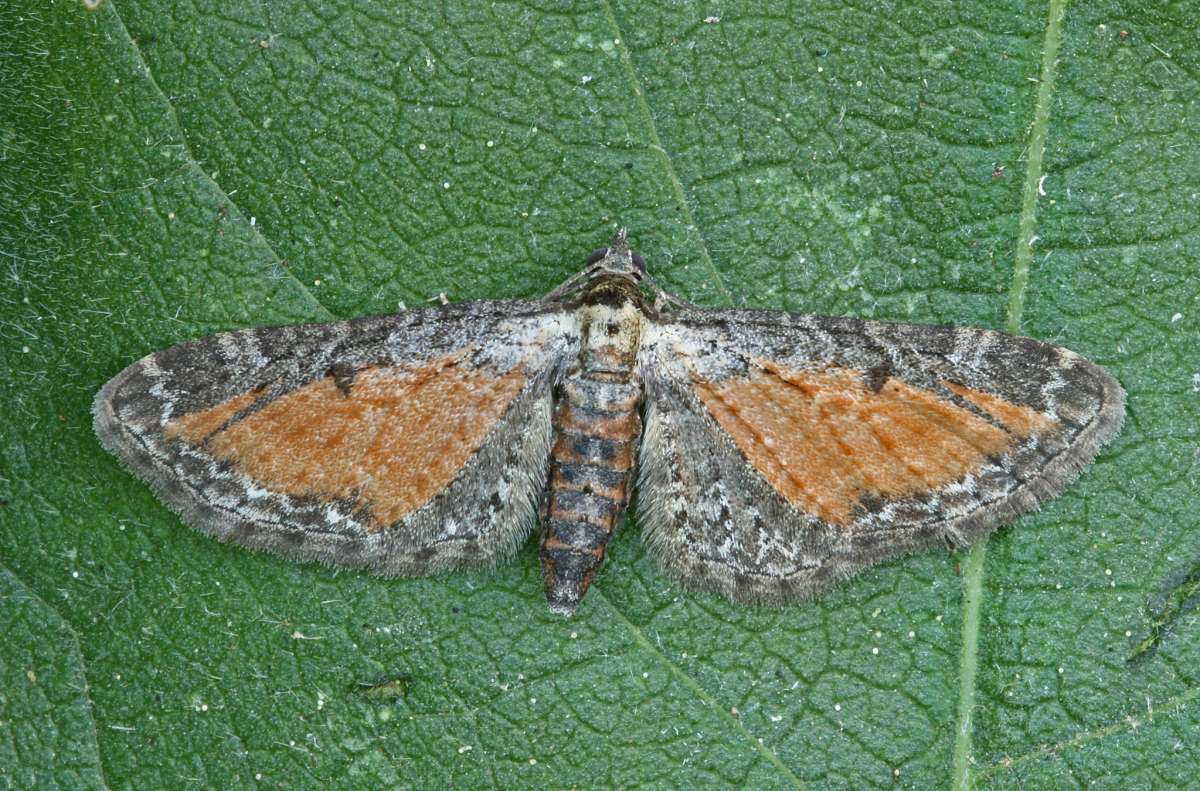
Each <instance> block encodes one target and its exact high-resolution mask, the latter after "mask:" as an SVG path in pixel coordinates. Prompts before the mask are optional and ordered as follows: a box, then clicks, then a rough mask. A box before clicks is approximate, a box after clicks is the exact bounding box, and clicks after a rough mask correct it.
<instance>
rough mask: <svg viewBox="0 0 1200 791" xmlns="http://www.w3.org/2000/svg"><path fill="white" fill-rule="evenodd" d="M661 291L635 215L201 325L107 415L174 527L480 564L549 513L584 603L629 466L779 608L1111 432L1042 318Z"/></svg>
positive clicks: (116, 439)
mask: <svg viewBox="0 0 1200 791" xmlns="http://www.w3.org/2000/svg"><path fill="white" fill-rule="evenodd" d="M651 285H652V283H651V281H650V280H649V279H648V277H647V274H646V267H645V263H644V261H643V260H642V259H641V257H640V256H638V255H636V254H634V253H633V252H631V250H630V247H629V243H628V240H627V238H626V234H625V232H624V231H621V232H620V233H618V234H617V236H616V238H615V239H613V241H612V243H611V244H610V245H609V246H608V247H606V248H602V249H600V250H597V251H595V252H594V253H593V254H592V255H591V257H590V258H588V261H587V266H586V268H585V269H584V270H583V271H582V272H580V273H579V274H578V275H576V276H575V277H573V278H571V279H569V280H568V281H567V282H565V283H563V284H562V285H561V286H559V287H558V288H556V289H554V290H553V291H552V292H550V293H549V294H548V295H546V296H545V297H544V298H542V299H540V300H536V301H522V300H498V301H482V302H468V303H465V304H448V305H440V306H433V307H428V308H425V309H420V310H409V311H405V312H401V313H398V314H395V315H390V316H376V317H370V318H361V319H355V320H352V321H340V322H331V323H326V324H308V325H301V326H289V327H265V328H255V329H245V330H239V331H235V332H226V333H221V334H218V335H213V336H210V337H206V338H200V339H198V340H193V341H189V342H187V343H182V344H180V345H178V346H175V347H172V348H170V349H167V350H165V351H160V352H157V353H154V354H151V355H149V356H147V357H145V358H143V359H141V360H140V361H138V362H136V363H134V364H133V365H131V366H129V367H128V368H126V369H125V370H124V371H122V372H121V373H119V374H118V375H117V376H116V377H114V378H113V379H112V380H111V381H109V382H108V383H107V384H106V385H104V387H103V389H101V390H100V392H99V393H98V394H97V396H96V400H95V430H96V434H97V435H98V436H99V438H100V441H101V443H102V444H103V445H104V447H105V448H107V449H108V450H109V451H111V452H112V453H113V454H115V455H116V456H117V457H118V458H119V459H120V460H121V461H122V462H123V463H124V464H125V465H127V466H128V467H129V469H131V470H132V471H133V472H134V473H135V474H137V475H138V476H139V477H141V478H142V479H143V480H145V481H146V482H148V483H149V484H150V486H151V487H153V489H154V491H155V492H156V493H157V494H158V496H159V498H161V500H162V501H163V502H164V503H166V504H167V505H168V506H169V507H171V508H172V509H173V510H175V511H176V512H178V513H179V515H180V516H181V517H182V519H183V521H185V522H187V523H188V524H190V525H192V526H194V527H196V528H199V529H200V530H202V531H204V532H205V533H208V534H211V535H213V536H216V537H217V538H219V539H221V540H224V541H232V542H235V543H237V544H241V545H243V546H247V547H250V548H253V549H260V550H268V551H271V552H275V553H278V554H280V555H282V556H284V557H287V558H290V559H292V560H298V561H319V562H322V563H326V564H331V565H334V566H340V567H347V568H359V569H368V570H370V571H373V572H377V573H380V574H384V575H400V576H410V575H423V574H429V573H433V572H439V571H443V570H446V569H450V568H452V567H458V566H487V565H492V564H495V563H497V562H499V561H500V560H502V559H504V558H507V557H510V556H511V555H513V554H514V553H515V552H516V550H517V548H518V547H519V546H521V544H522V543H523V542H524V541H525V540H526V538H527V537H528V535H529V533H530V532H531V531H532V530H533V528H534V526H535V524H536V523H537V522H539V521H540V523H541V528H542V529H541V566H542V572H543V577H544V583H545V595H546V599H547V601H548V602H549V605H550V609H551V610H552V611H554V612H555V613H560V614H568V615H569V614H571V613H572V612H574V611H575V609H576V607H577V606H578V605H579V602H580V600H581V598H582V597H583V595H584V593H585V592H586V591H587V589H588V586H589V585H590V584H591V582H592V579H593V578H594V576H595V574H596V571H597V569H599V568H600V566H601V563H602V562H603V560H604V555H605V549H606V547H607V545H608V542H609V539H610V537H611V536H612V534H613V531H614V529H615V528H616V526H617V524H618V523H619V522H620V521H621V517H622V514H623V512H624V511H625V508H626V505H627V504H628V503H629V500H630V495H631V493H632V489H633V487H634V483H635V478H636V484H637V488H638V490H639V495H638V497H639V500H638V517H639V519H638V521H639V522H640V524H641V526H642V538H643V540H644V541H645V544H646V546H647V548H648V549H649V552H650V554H652V556H653V557H654V558H655V559H656V560H657V562H658V564H659V565H660V566H661V567H662V569H663V570H664V571H665V572H666V573H667V574H669V575H670V576H672V577H674V578H675V579H676V580H678V581H679V582H681V583H683V584H684V585H686V586H689V587H694V588H704V589H710V590H714V591H717V592H719V593H722V594H724V595H725V596H728V597H729V598H731V599H733V600H735V601H738V602H748V603H762V604H772V605H778V604H784V603H786V602H790V601H793V600H796V599H800V598H804V597H806V596H809V595H811V594H813V593H815V592H818V591H820V590H822V589H823V588H825V587H826V586H828V585H829V584H831V583H833V582H835V581H837V580H842V579H845V578H847V577H850V576H851V575H853V574H854V573H855V572H857V571H859V570H861V569H863V568H865V567H867V566H870V565H871V564H874V563H877V562H879V561H881V560H883V559H885V558H890V557H893V556H896V555H899V554H902V553H905V552H909V551H911V550H915V549H917V548H921V547H926V546H929V545H932V544H936V543H945V542H949V543H951V544H963V543H965V542H968V541H970V540H971V539H973V538H975V537H977V536H980V535H982V534H984V533H987V532H988V531H990V530H992V529H993V528H995V527H996V526H997V525H999V524H1001V523H1004V522H1007V521H1010V520H1012V519H1013V518H1015V517H1016V516H1017V515H1019V514H1021V513H1023V512H1026V511H1029V510H1031V509H1033V508H1036V507H1037V506H1038V505H1039V504H1040V503H1042V502H1044V501H1045V500H1046V499H1048V498H1050V497H1053V496H1055V495H1056V494H1058V493H1059V492H1061V491H1062V490H1063V489H1064V488H1065V487H1066V486H1067V485H1068V484H1069V483H1070V482H1071V481H1072V480H1074V479H1075V478H1076V477H1077V476H1078V475H1079V473H1080V472H1081V471H1082V470H1083V469H1084V467H1086V466H1087V465H1088V464H1089V463H1090V462H1091V461H1092V460H1093V458H1094V457H1095V456H1096V454H1097V452H1098V451H1099V449H1100V448H1101V447H1102V446H1103V445H1104V444H1105V443H1107V442H1108V441H1109V440H1111V439H1112V438H1113V436H1114V435H1115V434H1116V433H1117V432H1118V430H1119V428H1120V425H1121V421H1122V417H1123V404H1124V393H1123V391H1122V389H1121V386H1120V385H1119V384H1118V383H1117V381H1116V380H1115V379H1114V378H1113V377H1112V376H1111V375H1109V374H1108V373H1107V372H1106V371H1105V370H1104V369H1102V368H1100V367H1099V366H1097V365H1095V364H1093V363H1091V362H1089V361H1088V360H1086V359H1084V358H1083V357H1081V356H1079V355H1078V354H1075V353H1074V352H1071V351H1068V350H1067V349H1064V348H1060V347H1057V346H1053V345H1051V344H1048V343H1043V342H1041V341H1038V340H1034V339H1031V338H1022V337H1015V336H1012V335H1006V334H1003V333H999V332H992V331H989V330H982V329H970V328H965V327H954V326H924V325H918V324H899V323H885V322H878V321H863V320H859V319H853V318H834V317H825V316H813V315H804V314H798V313H787V312H779V311H756V310H704V309H699V308H696V307H694V306H691V305H689V304H688V303H686V302H684V301H683V300H681V299H679V298H678V297H674V296H672V295H670V294H668V293H666V292H664V291H662V290H659V289H657V288H654V289H653V290H652V291H651V290H650V288H651Z"/></svg>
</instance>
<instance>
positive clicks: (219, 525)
mask: <svg viewBox="0 0 1200 791" xmlns="http://www.w3.org/2000/svg"><path fill="white" fill-rule="evenodd" d="M573 334H574V329H573V323H572V322H571V321H570V317H569V316H568V315H567V314H564V313H562V312H560V311H557V310H553V309H547V308H546V307H545V306H543V305H541V304H539V303H526V302H478V303H467V304H460V305H447V306H441V307H434V308H429V309H426V310H417V311H411V312H407V313H402V314H398V315H395V316H380V317H371V318H365V319H357V320H354V321H347V322H336V323H329V324H312V325H303V326H293V327H268V328H258V329H250V330H243V331H238V332H228V333H222V334H219V335H213V336H210V337H207V338H200V339H198V340H194V341H190V342H188V343H183V344H180V345H179V346H175V347H173V348H171V349H167V350H165V351H162V352H158V353H156V354H151V355H149V356H147V357H145V358H144V359H142V360H140V361H139V362H137V363H134V364H133V365H131V366H129V367H128V368H127V369H125V370H124V371H122V372H121V373H120V374H118V375H117V376H116V377H114V378H113V379H112V380H111V381H110V382H109V383H108V384H106V385H105V386H104V388H103V389H102V390H101V391H100V392H99V393H98V394H97V396H96V401H95V406H94V411H95V429H96V433H97V435H98V436H99V437H100V440H101V442H102V444H103V445H104V446H105V447H106V448H107V449H108V450H110V451H111V452H112V453H114V454H115V455H116V456H117V457H118V458H119V459H121V461H123V462H124V463H125V464H126V465H127V466H128V467H129V468H130V469H131V470H133V471H134V472H135V473H136V474H137V475H139V476H140V477H141V478H143V479H144V480H146V481H147V482H148V483H149V484H150V485H151V486H152V487H153V488H154V490H155V491H156V493H157V494H158V495H159V497H160V498H161V499H162V500H163V501H164V502H165V503H167V504H168V505H169V506H170V507H171V508H172V509H174V510H175V511H177V512H178V513H179V514H180V515H181V516H182V518H183V520H184V521H185V522H187V523H189V524H191V525H193V526H195V527H197V528H199V529H200V530H203V531H204V532H206V533H210V534H212V535H214V536H216V537H218V538H220V539H222V540H228V541H233V542H236V543H238V544H242V545H245V546H248V547H252V548H255V549H266V550H270V551H272V552H276V553H278V554H281V555H284V556H286V557H289V558H292V559H297V560H317V561H321V562H324V563H330V564H334V565H338V566H348V567H362V568H368V569H371V570H373V571H376V572H380V573H385V574H405V575H407V574H421V573H426V572H430V571H435V570H439V569H442V568H447V567H450V566H454V565H457V564H460V563H474V564H485V563H490V562H494V561H495V560H496V559H497V558H499V557H502V556H504V555H507V554H510V553H512V552H513V551H515V549H516V548H517V546H519V544H520V543H521V541H522V540H523V539H524V538H525V537H526V536H527V535H528V532H529V530H530V529H531V528H532V526H533V524H534V517H535V512H536V504H537V501H538V498H539V497H540V495H541V492H542V489H543V488H544V485H545V477H546V466H547V457H548V453H549V447H550V438H551V428H550V413H551V392H552V387H553V384H554V382H555V380H556V379H557V377H558V375H559V371H560V369H561V368H562V366H563V364H564V361H566V360H568V359H570V358H572V357H573V356H574V355H575V354H576V348H577V346H578V338H577V337H574V335H573Z"/></svg>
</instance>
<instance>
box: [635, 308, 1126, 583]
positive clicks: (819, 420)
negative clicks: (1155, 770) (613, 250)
mask: <svg viewBox="0 0 1200 791" xmlns="http://www.w3.org/2000/svg"><path fill="white" fill-rule="evenodd" d="M672 319H673V323H667V324H661V325H652V326H651V328H649V329H648V331H647V332H646V333H645V334H644V338H643V347H642V357H641V360H640V364H641V369H642V375H643V377H644V380H645V382H646V403H647V408H646V429H645V435H644V438H643V443H642V451H641V457H640V460H639V467H640V470H641V472H640V481H639V484H640V487H641V488H640V500H639V502H640V503H641V514H642V520H643V523H644V524H645V525H646V533H645V540H646V542H647V544H648V546H649V547H650V548H651V550H652V551H653V553H654V554H655V556H656V557H657V558H658V560H659V562H660V563H661V564H662V566H663V567H664V568H665V569H666V570H667V571H668V572H669V573H671V574H672V575H673V576H675V577H676V578H678V579H680V580H682V581H684V582H685V583H692V584H694V585H699V586H702V587H709V588H715V589H716V590H719V591H721V592H723V593H725V594H726V595H728V596H730V597H732V598H734V599H737V600H740V601H761V602H772V603H781V602H785V601H788V600H791V599H794V598H797V597H802V596H806V595H810V594H811V593H814V592H816V591H817V590H819V589H820V588H821V587H823V586H824V585H826V584H828V583H829V582H832V581H834V580H837V579H840V578H845V577H848V576H850V575H852V574H854V573H855V572H857V571H858V570H860V569H862V568H864V567H866V566H868V565H871V564H873V563H876V562H878V561H880V560H883V559H885V558H889V557H893V556H895V555H898V554H902V553H904V552H908V551H911V550H913V549H916V548H919V547H924V546H928V545H930V544H933V543H936V542H938V541H943V540H949V541H954V542H965V541H968V540H970V539H971V538H973V537H975V536H977V535H980V534H982V533H985V532H987V531H989V530H991V529H993V528H994V527H996V526H997V525H998V524H1001V523H1003V522H1006V521H1009V520H1011V519H1013V518H1014V517H1016V516H1017V515H1018V514H1021V513H1024V512H1026V511H1029V510H1031V509H1033V508H1036V507H1037V506H1038V505H1039V504H1040V503H1042V502H1044V501H1045V500H1046V499H1048V498H1050V497H1053V496H1055V495H1056V494H1058V493H1059V492H1061V491H1062V490H1063V489H1064V488H1065V487H1066V486H1067V485H1068V484H1069V483H1070V482H1071V481H1073V480H1074V479H1075V477H1076V476H1078V474H1079V473H1080V471H1081V470H1083V468H1084V467H1086V466H1087V465H1088V464H1089V463H1090V462H1091V461H1092V459H1093V458H1094V457H1095V455H1096V453H1097V452H1098V451H1099V449H1100V447H1101V446H1102V445H1104V444H1105V443H1106V442H1108V441H1109V440H1110V439H1111V438H1112V437H1113V436H1114V435H1115V434H1116V433H1117V431H1118V430H1119V428H1120V424H1121V420H1122V416H1123V402H1124V393H1123V392H1122V390H1121V387H1120V385H1119V384H1118V383H1117V382H1116V380H1115V379H1113V378H1112V376H1110V375H1109V374H1108V373H1107V372H1106V371H1104V370H1103V369H1102V368H1100V367H1099V366H1096V365H1094V364H1093V363H1090V362H1088V361H1087V360H1085V359H1084V358H1082V357H1080V356H1079V355H1077V354H1075V353H1073V352H1070V351H1068V350H1066V349H1062V348H1059V347H1055V346H1052V345H1050V344H1046V343H1042V342H1040V341H1036V340H1032V339H1030V338H1019V337H1014V336H1010V335H1005V334H1002V333H996V332H989V331H985V330H976V329H970V328H958V327H932V326H922V325H912V324H889V323H882V322H867V321H858V320H852V319H838V318H827V317H819V316H805V315H798V314H789V313H779V312H755V311H683V312H681V313H679V314H677V315H676V316H673V317H672Z"/></svg>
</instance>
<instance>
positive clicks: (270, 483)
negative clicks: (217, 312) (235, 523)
mask: <svg viewBox="0 0 1200 791" xmlns="http://www.w3.org/2000/svg"><path fill="white" fill-rule="evenodd" d="M525 381H526V379H525V376H524V374H523V373H522V372H521V371H519V370H513V371H510V372H508V373H507V374H504V375H502V376H497V375H495V374H492V373H489V372H486V371H482V370H479V369H474V370H472V369H468V368H467V367H465V366H462V365H458V364H457V361H456V360H454V359H452V358H445V359H442V360H438V361H435V362H433V363H431V364H429V365H427V366H424V367H422V368H416V369H399V368H382V367H376V368H365V369H363V370H360V371H358V372H357V374H356V375H355V376H354V378H353V381H352V383H351V384H350V385H349V387H348V388H346V383H345V382H342V383H341V384H342V387H343V388H346V389H340V388H339V386H338V384H339V383H338V382H336V381H335V379H334V377H332V376H328V377H325V378H324V379H319V380H317V381H315V382H312V383H311V384H309V385H306V386H304V387H302V388H300V389H299V390H296V391H293V392H291V393H288V394H287V395H284V396H281V397H280V398H277V399H275V400H274V401H272V402H271V403H269V404H267V405H266V406H264V407H263V408H261V409H259V410H257V411H255V412H252V413H250V414H249V415H247V416H246V417H244V418H243V419H241V420H238V421H236V422H234V423H233V424H232V425H230V426H228V428H225V429H224V430H219V429H220V428H221V427H222V426H224V425H225V424H226V423H227V422H228V421H229V419H230V418H232V417H234V416H235V415H236V414H237V413H238V412H239V411H240V410H242V409H244V408H245V407H247V406H249V405H250V404H251V403H253V401H254V397H255V396H254V394H246V395H241V396H238V397H236V398H232V399H230V400H229V401H226V402H224V403H221V404H217V405H216V406H214V407H210V408H209V409H206V410H203V411H200V412H195V413H192V414H190V415H184V416H182V417H180V418H178V419H176V420H174V421H172V422H171V423H170V424H169V425H168V427H167V430H166V435H167V437H168V438H174V437H180V438H183V439H185V440H187V441H189V442H193V443H196V444H198V445H200V444H203V445H204V446H205V448H206V449H207V450H208V451H209V452H211V453H212V454H213V455H214V456H215V457H217V458H219V459H222V460H224V461H228V462H231V463H233V464H234V465H235V466H236V467H237V468H238V469H239V470H240V471H241V472H243V473H244V474H246V475H247V476H249V477H250V478H252V479H254V480H255V481H256V482H257V483H258V484H259V485H261V486H263V487H265V488H268V489H271V490H273V491H277V492H282V493H284V494H289V495H292V496H295V497H303V496H315V497H318V498H321V499H330V500H332V499H346V498H349V499H354V500H356V501H358V502H360V503H361V504H362V505H367V506H369V507H370V512H371V515H372V518H373V526H374V527H375V528H376V529H379V528H382V527H385V526H387V525H390V524H392V523H394V522H395V521H396V520H398V519H400V518H401V517H403V516H404V515H405V514H407V513H409V512H411V511H413V510H415V509H416V508H419V507H420V506H422V505H424V504H425V503H426V502H428V501H429V500H430V499H432V498H433V497H434V495H436V494H437V493H438V492H440V491H441V490H442V489H444V488H445V487H446V486H447V485H448V484H449V483H450V482H451V481H452V480H453V479H454V476H455V475H457V474H458V471H459V470H461V469H462V468H463V466H464V465H465V464H466V463H467V462H468V461H469V460H470V459H471V457H472V456H473V455H474V454H475V452H476V451H477V450H479V446H480V445H481V444H482V442H483V440H484V438H485V437H486V436H487V433H488V431H489V430H490V429H491V428H492V426H493V425H495V423H496V421H497V420H499V419H500V417H501V416H502V415H503V414H504V412H505V411H506V410H507V409H508V406H509V405H510V404H511V403H512V402H513V399H515V398H516V397H517V394H518V393H520V392H521V389H522V387H524V385H525ZM214 431H216V432H217V433H215V434H214V433H213V432H214Z"/></svg>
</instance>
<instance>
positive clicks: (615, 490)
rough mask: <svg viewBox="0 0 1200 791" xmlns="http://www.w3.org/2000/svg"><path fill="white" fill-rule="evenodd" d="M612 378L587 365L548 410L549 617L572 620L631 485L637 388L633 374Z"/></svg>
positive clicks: (545, 559)
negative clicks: (555, 615)
mask: <svg viewBox="0 0 1200 791" xmlns="http://www.w3.org/2000/svg"><path fill="white" fill-rule="evenodd" d="M613 374H614V372H612V371H609V370H606V371H595V370H589V368H588V366H586V364H585V365H584V367H583V368H582V369H581V370H577V371H575V372H573V373H571V374H570V375H569V376H568V377H567V379H566V381H564V382H563V384H562V386H561V388H560V390H559V395H558V402H557V404H555V408H554V417H553V427H554V444H553V446H552V447H551V450H550V480H549V485H548V489H549V491H548V494H547V498H546V505H545V510H544V512H543V526H542V573H543V576H544V579H545V584H546V598H547V600H548V601H549V603H550V609H551V610H553V611H554V612H557V613H561V614H570V613H571V612H574V610H575V607H576V606H578V604H579V600H580V599H581V598H582V597H583V594H584V593H585V592H586V591H587V589H588V586H589V585H590V584H591V582H592V578H593V577H594V576H595V574H596V570H597V569H599V568H600V564H601V563H603V562H604V554H605V552H606V550H607V548H608V540H609V538H610V537H611V536H612V533H613V530H614V529H615V528H616V526H617V522H619V521H620V519H621V515H622V514H623V513H624V511H625V506H626V505H627V504H628V503H629V494H630V490H631V487H632V485H633V469H634V459H635V458H636V456H637V445H638V441H639V439H640V437H641V433H642V420H641V417H640V415H639V413H638V409H639V406H640V402H641V384H640V382H637V381H635V378H634V375H633V372H632V371H629V372H626V373H625V375H624V376H620V377H618V376H614V375H613Z"/></svg>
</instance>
